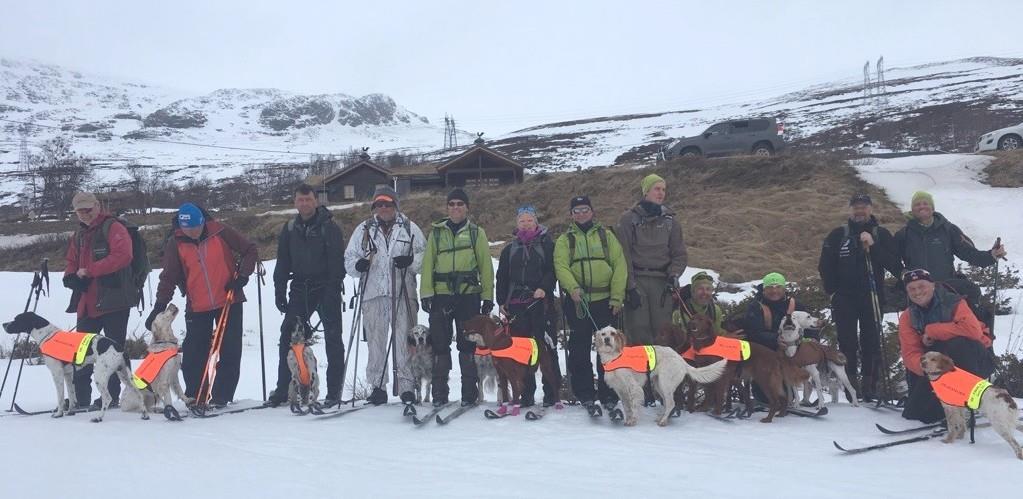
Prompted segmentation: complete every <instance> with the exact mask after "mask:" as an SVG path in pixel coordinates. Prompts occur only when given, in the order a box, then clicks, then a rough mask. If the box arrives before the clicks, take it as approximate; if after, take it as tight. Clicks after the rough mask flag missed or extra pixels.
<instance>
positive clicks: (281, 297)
mask: <svg viewBox="0 0 1023 499" xmlns="http://www.w3.org/2000/svg"><path fill="white" fill-rule="evenodd" d="M275 294H276V296H275V297H274V304H275V305H277V310H280V311H281V313H282V314H285V313H287V312H288V292H287V290H285V289H284V287H283V286H282V287H280V288H276V292H275Z"/></svg>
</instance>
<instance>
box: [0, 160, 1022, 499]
mask: <svg viewBox="0 0 1023 499" xmlns="http://www.w3.org/2000/svg"><path fill="white" fill-rule="evenodd" d="M984 161H986V159H985V158H983V157H979V156H969V155H966V156H964V155H956V156H952V155H950V156H932V157H923V158H919V157H918V158H904V159H900V160H882V161H879V162H878V163H876V164H874V165H869V166H859V167H858V168H860V171H861V174H862V175H863V176H864V178H866V179H868V180H869V181H871V182H875V183H877V184H879V185H881V186H882V187H884V188H885V189H887V190H888V193H889V195H890V196H891V197H892V199H894V200H895V201H896V202H899V203H903V204H904V203H907V202H908V199H909V196H910V195H911V193H912V191H915V190H917V189H919V188H927V189H929V190H930V191H931V192H932V193H933V194H934V195H935V199H936V204H937V205H938V208H939V210H943V213H945V214H947V215H949V217H950V218H951V219H952V220H953V221H954V222H955V223H957V224H958V225H959V226H960V227H962V228H963V229H964V230H965V231H966V232H967V233H968V234H970V235H971V236H973V237H974V238H975V239H977V240H978V244H980V245H985V244H989V243H990V241H993V239H994V237H995V236H996V235H1001V236H1002V237H1003V241H1005V242H1006V244H1007V245H1008V247H1009V248H1010V251H1011V250H1012V248H1013V247H1015V248H1023V246H1020V244H1021V243H1023V237H1020V236H1021V234H1020V229H1019V228H1017V227H998V225H1001V224H998V225H995V224H997V223H998V222H999V221H1000V220H1001V218H1002V217H1004V213H1005V210H1006V209H1011V207H1018V206H1020V199H1019V196H1020V195H1021V194H1019V193H1017V190H1011V189H1008V190H1000V189H993V188H990V187H987V186H984V185H982V184H979V183H977V182H976V181H975V180H973V176H974V175H975V172H976V171H977V169H978V168H981V167H982V166H983V162H984ZM925 173H926V174H927V175H930V176H931V177H933V178H935V179H938V180H939V184H938V185H931V184H930V181H929V180H928V179H927V176H926V175H923V174H925ZM1021 192H1023V191H1021ZM903 198H905V199H903ZM992 205H1002V207H1001V209H1000V210H999V209H998V208H996V207H995V206H992ZM996 227H997V228H996ZM998 231H1002V232H1000V233H999V232H998ZM996 233H998V234H996ZM1010 254H1011V253H1010ZM495 265H496V262H495ZM273 266H274V262H273V261H270V262H267V270H268V272H269V273H272V272H273ZM698 270H699V269H695V268H691V269H689V270H688V271H687V273H686V275H685V276H683V280H688V278H689V276H691V275H692V274H693V273H695V272H696V271H698ZM58 272H59V271H58ZM155 277H156V275H155V274H154V275H153V278H154V279H155ZM51 278H52V279H51V280H52V281H53V282H52V283H51V291H52V295H51V296H50V297H44V298H42V299H41V300H40V302H39V310H38V312H39V313H40V314H41V315H43V316H44V317H48V318H50V319H51V320H52V321H54V322H55V323H57V324H58V325H62V326H70V325H72V324H71V322H72V320H73V319H72V317H71V316H70V315H67V314H64V313H63V309H64V307H65V306H66V304H67V300H68V293H67V290H66V289H64V288H62V287H61V286H60V280H59V273H55V274H53V275H51ZM30 281H31V274H29V273H15V272H4V273H0V282H2V283H4V284H5V286H4V288H5V289H6V290H7V292H8V294H9V295H11V298H10V299H8V300H7V301H5V305H3V309H2V312H3V317H13V316H14V315H15V314H16V313H18V312H20V311H21V309H22V307H23V303H24V302H23V301H22V300H23V299H24V293H26V292H27V288H28V284H29V282H30ZM751 285H752V283H747V284H745V285H743V286H742V288H743V291H741V292H739V293H734V294H727V295H724V294H723V295H722V296H721V298H722V299H725V300H737V299H741V298H742V296H743V295H744V294H745V293H748V292H749V290H750V289H751ZM346 286H347V289H349V290H351V289H355V283H354V282H352V281H351V279H349V282H348V283H347V285H346ZM245 292H246V296H247V297H248V298H249V302H248V303H247V304H246V305H245V316H244V326H245V327H244V329H245V333H244V334H245V338H244V345H245V346H244V352H243V356H244V357H243V359H242V378H241V381H240V383H239V386H238V390H237V393H236V397H235V398H236V400H258V399H261V386H260V377H259V372H258V371H259V353H260V352H259V336H258V331H259V330H258V316H257V313H256V312H257V308H256V297H257V290H256V282H255V280H252V281H251V282H250V283H249V284H248V286H247V289H246V291H245ZM1016 292H1017V293H1018V291H1016ZM147 294H148V290H147ZM263 296H264V306H263V309H264V310H263V318H264V342H265V345H264V349H265V352H266V357H267V381H268V383H273V382H274V380H275V377H276V376H275V369H276V365H277V362H276V341H277V337H278V335H279V333H278V332H277V331H278V330H279V327H280V322H281V315H280V314H279V313H278V312H277V311H276V310H275V309H274V307H273V304H272V299H271V298H272V296H273V294H272V290H271V289H269V288H267V289H263ZM150 301H151V298H150V297H149V296H147V303H149V302H150ZM174 302H175V303H177V304H178V305H179V306H181V305H182V304H183V300H182V299H181V297H180V296H177V295H175V298H174ZM143 319H144V316H140V315H138V314H135V313H133V314H132V316H131V319H130V322H129V327H128V331H129V335H131V334H138V333H139V332H140V331H142V327H141V323H142V321H143ZM888 319H894V314H892V315H890V316H889V317H888ZM1011 319H1012V318H1011V317H999V323H998V326H999V327H1000V328H1007V327H1008V325H1007V324H1008V322H1009V321H1011ZM351 321H352V311H351V310H348V311H346V312H345V313H344V324H345V325H346V329H345V331H344V338H345V342H346V344H347V342H348V334H349V331H348V329H347V326H348V325H350V324H351ZM419 321H420V323H423V324H425V323H427V317H426V314H424V313H422V312H420V314H419ZM1017 327H1018V328H1019V327H1023V321H1021V323H1020V324H1017ZM175 328H176V330H177V331H178V334H179V336H181V335H183V330H184V321H183V319H182V318H178V320H177V321H176V322H175ZM1003 330H1004V329H1003ZM1002 337H1003V338H1004V333H1003V336H1002ZM3 342H4V344H5V345H9V344H10V339H9V338H3ZM314 349H315V351H316V353H317V357H318V359H319V366H320V369H321V371H320V372H321V376H322V373H323V369H325V367H326V365H325V356H324V353H323V345H322V343H318V344H317V345H315V346H314ZM360 349H361V351H360V352H361V353H360V358H359V367H358V375H359V377H360V380H361V379H363V378H364V377H365V374H364V370H365V362H366V351H365V347H364V345H363V344H361V343H360ZM563 354H564V352H562V356H563ZM353 358H354V355H353ZM138 362H139V361H135V362H134V364H135V366H137V365H138ZM454 364H455V370H454V371H452V375H451V383H450V385H451V395H452V399H456V398H457V396H458V393H459V381H458V371H457V369H458V368H457V364H458V363H457V362H455V363H454ZM564 365H565V364H564V363H562V366H564ZM16 373H17V366H15V367H14V369H12V379H11V380H9V381H8V384H9V385H10V384H11V383H13V377H14V376H15V375H16ZM350 375H351V371H349V376H350ZM388 375H390V373H389V372H388ZM349 379H350V378H349ZM10 390H11V387H10V386H8V388H7V390H6V391H5V394H4V397H3V399H2V400H0V408H3V409H6V408H7V407H8V406H9V405H10ZM93 395H94V396H95V395H96V393H95V391H94V392H93ZM488 399H489V400H493V399H494V394H488ZM18 402H19V405H21V406H22V407H24V408H26V409H28V410H39V409H44V408H47V407H50V406H52V405H53V403H54V401H53V386H52V382H51V381H50V376H49V373H48V372H47V371H46V369H45V368H44V367H42V366H26V367H25V370H24V374H23V379H22V386H21V389H20V390H19V394H18ZM176 405H177V406H178V407H179V408H181V407H182V404H181V403H180V402H178V403H177V404H176ZM488 407H493V403H491V404H488ZM829 409H830V414H829V415H828V416H826V417H824V418H821V419H815V420H811V419H804V418H799V417H795V416H790V417H785V418H780V419H776V421H775V422H774V423H772V424H761V423H759V422H758V421H757V418H751V419H749V420H740V421H735V422H733V423H724V422H720V421H716V420H714V419H711V418H709V417H706V416H704V415H701V414H684V415H683V416H682V417H681V418H678V419H673V420H671V422H670V424H669V426H668V427H666V428H660V427H657V426H656V424H655V421H654V420H655V416H656V413H657V411H659V410H660V408H657V409H644V410H643V415H642V417H641V418H640V421H639V425H638V426H637V427H634V428H624V427H621V426H619V425H618V424H615V423H611V422H610V421H609V420H608V419H607V418H606V417H603V418H600V419H598V420H591V419H590V418H589V417H588V416H586V414H585V412H584V411H583V410H582V409H581V408H580V407H578V406H574V407H573V406H569V407H566V408H565V409H564V410H562V411H550V412H548V413H547V416H546V417H545V418H544V419H543V420H542V421H537V422H526V421H524V417H523V416H519V417H508V418H505V419H501V420H498V421H489V420H485V419H484V418H483V416H482V408H477V409H475V410H473V411H472V412H469V413H467V414H465V415H463V416H462V417H461V418H459V419H457V420H455V421H453V422H452V423H451V424H450V425H449V426H446V427H438V426H437V425H436V423H435V422H428V423H426V426H425V427H422V428H414V427H413V426H412V424H411V423H410V422H409V421H407V420H405V419H404V418H403V417H402V416H401V409H400V407H394V406H390V407H379V408H369V409H366V410H364V411H360V412H358V413H355V414H351V415H347V416H344V417H342V418H337V419H331V420H324V421H314V420H313V419H312V418H311V417H309V416H306V417H299V416H294V415H292V414H291V413H290V412H289V411H288V410H287V409H285V408H280V409H266V410H259V411H251V412H247V413H242V414H234V415H226V416H223V417H219V418H214V419H209V420H196V419H191V418H189V419H186V420H185V421H184V422H181V423H171V422H167V421H165V420H164V419H163V418H162V417H160V415H159V414H157V415H154V416H153V419H152V420H151V421H139V415H138V414H133V413H124V412H120V411H118V410H114V411H110V412H108V413H107V416H106V420H105V421H104V422H103V423H102V424H99V425H97V424H92V423H90V422H89V418H90V417H91V415H77V416H70V417H65V418H64V419H62V420H51V419H50V418H49V417H47V416H45V415H42V416H34V417H22V416H17V415H9V414H8V413H6V412H0V439H2V440H0V441H2V442H4V447H3V449H4V451H3V452H4V454H6V456H7V460H6V462H7V464H6V465H5V466H4V467H2V468H0V480H2V482H3V483H4V484H6V485H5V487H4V496H5V497H19V498H20V497H59V496H63V495H67V494H74V493H76V492H80V491H81V490H82V489H81V486H82V485H81V483H80V480H74V481H70V480H69V481H64V480H57V479H54V476H53V471H52V470H53V469H54V465H55V464H57V463H65V462H67V461H69V460H70V459H75V461H76V462H78V461H79V460H80V459H81V460H84V462H89V463H91V464H92V465H93V466H96V464H97V463H100V462H102V463H103V464H102V465H100V466H103V468H102V469H103V470H104V472H105V473H107V474H106V476H105V477H103V478H100V477H99V475H96V474H90V475H89V476H91V477H93V479H96V480H99V481H100V482H101V483H102V485H101V486H100V487H102V491H103V492H101V494H102V495H103V496H104V497H138V496H139V494H140V493H143V494H144V495H145V497H147V498H163V497H167V498H171V497H173V498H179V497H189V496H193V495H196V494H198V495H201V496H204V497H205V496H210V497H218V496H225V497H238V496H240V497H246V498H253V497H280V496H281V495H282V494H287V495H289V496H298V497H366V496H369V495H375V496H378V497H409V496H413V497H416V496H422V497H480V496H483V497H515V498H518V497H523V496H524V495H530V496H536V497H555V496H557V497H593V496H594V495H601V496H606V495H607V494H608V493H611V494H612V495H614V496H626V497H674V496H678V495H686V496H695V495H699V494H712V495H713V496H715V497H751V496H755V497H787V498H789V497H791V498H800V497H808V498H809V497H812V498H815V499H820V498H829V497H850V496H852V495H854V494H855V495H858V496H865V497H885V498H887V497H920V496H921V495H926V494H928V493H931V494H933V493H940V496H941V497H948V496H956V495H960V494H970V495H972V496H980V497H983V496H985V495H988V494H1000V495H1005V494H1007V493H1009V492H1010V491H1012V490H1014V489H1015V488H1016V486H1017V485H1018V484H1017V483H1016V481H1014V480H1012V479H1008V480H1006V479H1004V478H1001V479H995V480H992V479H991V478H990V477H1015V476H1018V474H1019V470H1020V466H1021V465H1023V464H1021V463H1020V462H1019V461H1018V460H1017V459H1015V458H1014V457H1013V456H1012V454H1011V451H1010V450H1009V448H1008V446H1007V445H1006V444H1005V442H1004V441H1002V440H1001V438H999V437H998V436H997V435H995V434H994V433H993V432H992V431H991V430H990V429H987V430H980V431H978V434H977V438H978V442H977V444H976V445H968V444H967V443H965V442H959V443H957V444H954V445H951V446H949V445H945V444H942V443H940V442H939V441H937V440H931V441H927V442H922V443H915V444H910V445H907V446H902V447H897V448H893V449H888V450H883V451H878V452H871V453H868V454H864V455H857V456H845V455H841V454H840V453H839V452H838V451H836V450H835V449H834V448H833V447H832V444H831V442H832V440H838V441H839V442H840V443H842V444H843V445H846V446H860V445H868V444H872V443H880V442H886V441H889V440H891V439H893V438H898V437H890V436H885V435H882V434H881V433H879V432H878V431H877V430H876V429H874V427H873V425H874V423H875V422H877V423H881V424H883V425H885V426H888V427H892V428H905V427H910V426H915V423H913V422H909V421H906V420H903V419H902V418H901V417H900V416H899V415H898V413H895V412H891V411H872V410H870V409H866V408H854V407H851V406H849V405H847V404H844V403H842V404H837V405H836V404H832V405H829ZM421 410H422V411H424V412H425V411H426V410H428V409H427V408H422V409H421ZM1019 437H1023V434H1019ZM74 452H77V453H82V454H84V455H85V456H84V457H82V458H78V457H71V456H70V453H74ZM136 461H141V462H140V463H139V464H141V466H139V465H137V464H136ZM732 477H734V478H732ZM168 478H171V479H168ZM91 487H96V485H91ZM91 490H97V489H91ZM768 491H770V492H768ZM978 494H979V495H978Z"/></svg>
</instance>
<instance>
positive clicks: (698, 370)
mask: <svg viewBox="0 0 1023 499" xmlns="http://www.w3.org/2000/svg"><path fill="white" fill-rule="evenodd" d="M683 364H685V366H686V370H687V371H688V374H689V377H690V378H693V380H694V381H696V382H697V383H700V384H702V385H706V384H709V383H713V382H715V381H717V380H718V378H720V377H721V374H722V373H723V372H725V366H726V365H727V364H728V361H727V360H725V359H721V360H719V361H717V362H715V363H713V364H711V365H709V366H704V367H692V366H690V365H689V363H688V362H684V361H683Z"/></svg>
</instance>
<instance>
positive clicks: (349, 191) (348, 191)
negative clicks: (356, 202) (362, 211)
mask: <svg viewBox="0 0 1023 499" xmlns="http://www.w3.org/2000/svg"><path fill="white" fill-rule="evenodd" d="M344 195H345V199H355V186H354V185H346V186H344Z"/></svg>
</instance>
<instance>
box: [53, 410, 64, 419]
mask: <svg viewBox="0 0 1023 499" xmlns="http://www.w3.org/2000/svg"><path fill="white" fill-rule="evenodd" d="M50 417H51V418H54V419H56V418H62V417H64V411H61V410H55V411H53V412H52V413H51V414H50Z"/></svg>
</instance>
